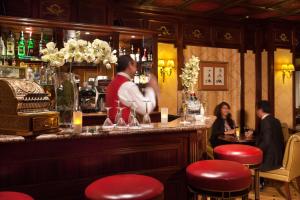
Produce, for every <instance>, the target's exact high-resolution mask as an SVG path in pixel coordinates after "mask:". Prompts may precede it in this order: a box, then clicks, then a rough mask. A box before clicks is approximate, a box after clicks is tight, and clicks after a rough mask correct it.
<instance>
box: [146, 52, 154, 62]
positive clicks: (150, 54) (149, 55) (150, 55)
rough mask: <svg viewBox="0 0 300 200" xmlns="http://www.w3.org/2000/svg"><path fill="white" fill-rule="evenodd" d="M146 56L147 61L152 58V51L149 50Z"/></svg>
mask: <svg viewBox="0 0 300 200" xmlns="http://www.w3.org/2000/svg"><path fill="white" fill-rule="evenodd" d="M147 58H148V61H152V60H153V56H152V51H151V52H150V51H149V53H148V56H147Z"/></svg>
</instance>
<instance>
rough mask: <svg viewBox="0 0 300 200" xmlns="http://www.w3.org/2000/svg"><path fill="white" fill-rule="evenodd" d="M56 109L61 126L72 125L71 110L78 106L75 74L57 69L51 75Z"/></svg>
mask: <svg viewBox="0 0 300 200" xmlns="http://www.w3.org/2000/svg"><path fill="white" fill-rule="evenodd" d="M53 81H54V87H55V97H56V98H55V99H56V101H55V102H56V111H57V112H59V124H60V126H61V127H70V128H71V127H72V121H73V111H74V110H75V109H76V108H78V88H77V85H76V81H75V75H74V74H73V73H71V72H69V73H65V72H61V71H60V70H57V71H56V73H55V74H54V77H53Z"/></svg>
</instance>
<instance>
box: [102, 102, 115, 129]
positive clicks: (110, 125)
mask: <svg viewBox="0 0 300 200" xmlns="http://www.w3.org/2000/svg"><path fill="white" fill-rule="evenodd" d="M110 109H111V107H106V119H105V121H104V123H103V125H102V128H103V129H113V128H114V124H113V123H112V121H111V120H110V118H109V110H110Z"/></svg>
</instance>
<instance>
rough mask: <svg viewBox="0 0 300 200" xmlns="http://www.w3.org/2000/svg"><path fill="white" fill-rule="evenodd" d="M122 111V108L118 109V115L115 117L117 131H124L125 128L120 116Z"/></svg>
mask: <svg viewBox="0 0 300 200" xmlns="http://www.w3.org/2000/svg"><path fill="white" fill-rule="evenodd" d="M123 109H124V108H123V107H118V113H117V115H116V127H117V128H118V129H126V128H127V125H126V122H125V120H124V119H123V116H122V113H123Z"/></svg>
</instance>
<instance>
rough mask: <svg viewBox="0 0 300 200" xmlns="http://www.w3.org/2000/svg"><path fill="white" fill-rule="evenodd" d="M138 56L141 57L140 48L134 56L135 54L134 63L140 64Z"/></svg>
mask: <svg viewBox="0 0 300 200" xmlns="http://www.w3.org/2000/svg"><path fill="white" fill-rule="evenodd" d="M140 55H141V53H140V48H138V49H137V52H136V54H135V61H136V62H140Z"/></svg>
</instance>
